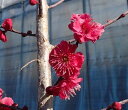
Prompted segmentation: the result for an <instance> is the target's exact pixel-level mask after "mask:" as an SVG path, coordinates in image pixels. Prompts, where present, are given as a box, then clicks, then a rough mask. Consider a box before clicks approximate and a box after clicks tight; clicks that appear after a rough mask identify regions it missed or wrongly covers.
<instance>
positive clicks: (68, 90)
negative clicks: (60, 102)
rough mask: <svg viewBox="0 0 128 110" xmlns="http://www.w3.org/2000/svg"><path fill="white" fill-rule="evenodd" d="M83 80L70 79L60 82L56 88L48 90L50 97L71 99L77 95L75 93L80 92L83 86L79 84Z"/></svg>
mask: <svg viewBox="0 0 128 110" xmlns="http://www.w3.org/2000/svg"><path fill="white" fill-rule="evenodd" d="M81 81H82V78H77V77H69V78H68V79H62V80H60V81H59V82H58V83H57V84H56V85H55V86H49V87H47V88H46V92H47V94H49V95H53V96H59V97H60V98H61V99H70V96H74V95H76V93H75V91H79V90H80V88H81V86H80V85H79V83H80V82H81Z"/></svg>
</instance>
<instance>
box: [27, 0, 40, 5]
mask: <svg viewBox="0 0 128 110" xmlns="http://www.w3.org/2000/svg"><path fill="white" fill-rule="evenodd" d="M29 4H30V5H36V4H39V2H38V1H37V0H29Z"/></svg>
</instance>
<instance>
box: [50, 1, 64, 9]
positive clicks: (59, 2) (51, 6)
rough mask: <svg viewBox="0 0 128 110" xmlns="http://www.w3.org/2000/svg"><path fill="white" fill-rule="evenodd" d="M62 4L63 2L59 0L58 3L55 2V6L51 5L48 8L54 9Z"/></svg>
mask: <svg viewBox="0 0 128 110" xmlns="http://www.w3.org/2000/svg"><path fill="white" fill-rule="evenodd" d="M63 2H64V0H60V1H58V2H56V3H55V4H53V5H50V6H49V8H54V7H56V6H58V5H60V4H61V3H63Z"/></svg>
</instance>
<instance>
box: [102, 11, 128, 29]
mask: <svg viewBox="0 0 128 110" xmlns="http://www.w3.org/2000/svg"><path fill="white" fill-rule="evenodd" d="M127 15H128V11H126V12H124V13H122V14H121V15H120V16H119V17H116V18H115V19H112V20H109V21H108V22H107V23H106V24H104V27H107V26H109V25H111V24H113V23H115V22H116V21H118V20H119V19H121V18H124V17H125V16H127Z"/></svg>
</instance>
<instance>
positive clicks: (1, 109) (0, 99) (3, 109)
mask: <svg viewBox="0 0 128 110" xmlns="http://www.w3.org/2000/svg"><path fill="white" fill-rule="evenodd" d="M3 93H4V91H3V90H2V89H1V88H0V110H12V109H11V108H9V107H8V106H11V107H17V106H18V104H15V103H14V101H13V99H12V98H10V97H4V98H3ZM3 105H7V106H3Z"/></svg>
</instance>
